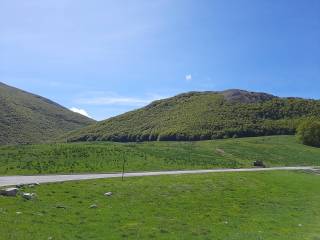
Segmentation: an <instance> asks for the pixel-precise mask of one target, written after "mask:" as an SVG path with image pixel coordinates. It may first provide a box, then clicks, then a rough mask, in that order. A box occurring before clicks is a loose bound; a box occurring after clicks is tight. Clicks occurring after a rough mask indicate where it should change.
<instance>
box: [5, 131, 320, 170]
mask: <svg viewBox="0 0 320 240" xmlns="http://www.w3.org/2000/svg"><path fill="white" fill-rule="evenodd" d="M319 156H320V148H313V147H308V146H304V145H302V144H300V143H299V142H298V141H297V140H296V138H295V137H293V136H272V137H254V138H239V139H225V140H215V141H199V142H143V143H114V142H95V143H65V144H41V145H19V146H2V147H0V175H13V174H47V173H83V172H119V171H121V170H122V165H123V162H124V161H125V169H126V171H149V170H176V169H207V168H241V167H251V166H252V162H253V161H255V160H263V161H264V162H265V164H266V165H267V166H268V167H271V166H298V165H320V158H319Z"/></svg>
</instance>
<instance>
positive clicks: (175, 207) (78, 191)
mask: <svg viewBox="0 0 320 240" xmlns="http://www.w3.org/2000/svg"><path fill="white" fill-rule="evenodd" d="M24 191H29V192H35V193H36V194H37V198H36V199H34V200H31V201H27V200H24V199H22V198H21V197H16V198H9V197H0V229H1V233H0V239H1V240H2V239H5V240H10V239H12V240H13V239H14V240H20V239H33V240H37V239H52V240H58V239H61V240H67V239H86V240H87V239H103V240H104V239H164V240H169V239H201V240H202V239H210V240H212V239H215V240H219V239H221V240H237V239H241V240H242V239H245V240H257V239H264V240H319V239H320V176H319V175H312V174H307V173H301V172H286V171H275V172H259V173H258V172H251V173H215V174H204V175H180V176H156V177H137V178H126V179H125V180H124V181H123V182H122V181H121V179H100V180H90V181H79V182H77V181H75V182H65V183H54V184H44V185H40V186H37V187H35V188H29V189H28V188H26V189H24ZM109 191H112V192H113V195H112V196H111V197H105V196H104V193H105V192H109ZM92 204H96V206H97V208H90V206H91V205H92Z"/></svg>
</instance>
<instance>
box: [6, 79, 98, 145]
mask: <svg viewBox="0 0 320 240" xmlns="http://www.w3.org/2000/svg"><path fill="white" fill-rule="evenodd" d="M91 123H94V120H92V119H89V118H87V117H84V116H82V115H80V114H77V113H74V112H71V111H70V110H68V109H66V108H64V107H62V106H60V105H58V104H57V103H54V102H52V101H50V100H48V99H45V98H43V97H40V96H37V95H34V94H31V93H28V92H24V91H22V90H19V89H17V88H13V87H10V86H7V85H5V84H3V83H1V82H0V144H21V143H41V142H43V141H46V140H49V139H53V138H55V137H57V136H59V135H61V134H63V133H65V132H66V131H70V130H75V129H77V128H80V127H84V126H86V125H89V124H91Z"/></svg>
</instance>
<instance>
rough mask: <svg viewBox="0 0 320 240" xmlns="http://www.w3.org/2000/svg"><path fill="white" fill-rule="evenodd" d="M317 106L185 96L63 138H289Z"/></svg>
mask: <svg viewBox="0 0 320 240" xmlns="http://www.w3.org/2000/svg"><path fill="white" fill-rule="evenodd" d="M308 116H316V117H320V101H316V100H305V99H298V98H278V97H274V96H272V95H268V94H264V93H251V92H245V91H240V90H229V91H225V92H191V93H187V94H181V95H178V96H176V97H172V98H168V99H164V100H160V101H155V102H153V103H151V104H150V105H148V106H146V107H144V108H141V109H138V110H135V111H132V112H128V113H126V114H123V115H120V116H117V117H114V118H111V119H108V120H106V121H102V122H99V123H97V124H94V125H90V126H88V127H86V128H83V129H80V130H78V131H75V132H72V133H70V134H68V135H67V136H66V137H65V139H66V140H67V141H95V140H96V141H103V140H107V141H121V142H127V141H153V140H160V141H161V140H208V139H219V138H230V137H248V136H264V135H280V134H294V133H295V129H296V127H297V124H298V123H299V122H300V121H301V119H302V118H305V117H308Z"/></svg>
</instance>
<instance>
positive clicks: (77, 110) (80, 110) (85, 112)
mask: <svg viewBox="0 0 320 240" xmlns="http://www.w3.org/2000/svg"><path fill="white" fill-rule="evenodd" d="M70 110H71V111H72V112H76V113H80V114H81V115H84V116H86V117H90V116H89V114H88V113H87V111H86V110H84V109H80V108H76V107H72V108H70Z"/></svg>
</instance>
